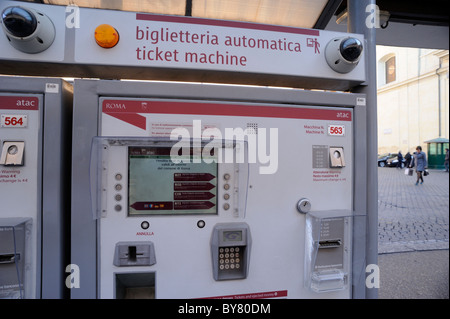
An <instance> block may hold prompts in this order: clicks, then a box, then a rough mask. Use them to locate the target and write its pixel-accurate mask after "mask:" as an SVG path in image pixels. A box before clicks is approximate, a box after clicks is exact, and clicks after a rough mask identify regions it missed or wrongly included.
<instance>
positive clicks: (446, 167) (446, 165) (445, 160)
mask: <svg viewBox="0 0 450 319" xmlns="http://www.w3.org/2000/svg"><path fill="white" fill-rule="evenodd" d="M444 167H445V171H446V172H448V148H446V149H445V159H444Z"/></svg>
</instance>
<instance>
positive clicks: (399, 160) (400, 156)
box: [397, 151, 403, 169]
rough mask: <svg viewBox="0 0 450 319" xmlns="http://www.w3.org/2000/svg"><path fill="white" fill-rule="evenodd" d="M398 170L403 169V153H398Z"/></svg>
mask: <svg viewBox="0 0 450 319" xmlns="http://www.w3.org/2000/svg"><path fill="white" fill-rule="evenodd" d="M397 160H398V162H397V168H400V169H401V168H402V164H403V155H402V151H398V155H397Z"/></svg>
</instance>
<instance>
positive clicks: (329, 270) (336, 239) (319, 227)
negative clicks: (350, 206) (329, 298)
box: [305, 211, 351, 293]
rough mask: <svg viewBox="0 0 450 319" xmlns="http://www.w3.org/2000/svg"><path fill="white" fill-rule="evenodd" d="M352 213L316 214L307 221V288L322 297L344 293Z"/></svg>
mask: <svg viewBox="0 0 450 319" xmlns="http://www.w3.org/2000/svg"><path fill="white" fill-rule="evenodd" d="M350 218H351V217H350V213H349V212H346V211H345V212H341V211H336V212H313V213H308V214H307V217H306V225H307V227H306V238H305V244H306V247H305V251H306V259H305V261H306V264H305V285H306V287H307V288H309V289H310V290H312V291H314V292H317V293H321V292H328V291H336V290H342V289H345V288H346V287H347V286H348V281H349V275H348V274H349V256H348V251H349V248H350V247H349V242H350V239H349V238H348V236H349V235H348V227H349V223H350Z"/></svg>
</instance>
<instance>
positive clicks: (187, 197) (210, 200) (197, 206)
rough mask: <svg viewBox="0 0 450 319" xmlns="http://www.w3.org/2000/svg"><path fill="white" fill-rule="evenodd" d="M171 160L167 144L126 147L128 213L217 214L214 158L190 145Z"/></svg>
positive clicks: (132, 214) (131, 214)
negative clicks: (185, 157) (184, 157)
mask: <svg viewBox="0 0 450 319" xmlns="http://www.w3.org/2000/svg"><path fill="white" fill-rule="evenodd" d="M190 151H191V152H190V153H191V154H190V158H189V160H185V161H183V162H181V163H175V162H173V161H172V159H171V157H170V148H169V147H131V146H130V147H129V148H128V214H129V215H130V216H136V215H183V214H184V215H186V214H217V161H214V160H213V159H214V157H215V156H216V155H214V154H212V155H211V154H208V157H209V158H207V159H205V155H204V154H202V153H201V151H202V150H201V149H200V148H199V149H195V148H191V150H190Z"/></svg>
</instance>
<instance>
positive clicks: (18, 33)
mask: <svg viewBox="0 0 450 319" xmlns="http://www.w3.org/2000/svg"><path fill="white" fill-rule="evenodd" d="M2 20H3V24H4V26H5V27H6V28H7V29H8V31H9V32H10V33H11V35H13V36H15V37H18V38H25V37H28V36H30V35H32V34H33V33H34V31H35V30H36V28H37V20H36V18H35V16H34V15H33V14H32V13H31V12H29V11H28V10H26V9H24V8H21V7H8V8H6V9H5V10H4V11H3V13H2Z"/></svg>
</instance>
